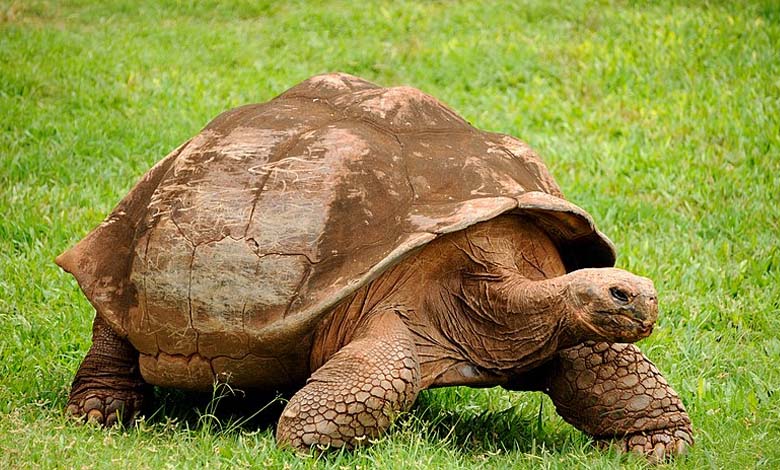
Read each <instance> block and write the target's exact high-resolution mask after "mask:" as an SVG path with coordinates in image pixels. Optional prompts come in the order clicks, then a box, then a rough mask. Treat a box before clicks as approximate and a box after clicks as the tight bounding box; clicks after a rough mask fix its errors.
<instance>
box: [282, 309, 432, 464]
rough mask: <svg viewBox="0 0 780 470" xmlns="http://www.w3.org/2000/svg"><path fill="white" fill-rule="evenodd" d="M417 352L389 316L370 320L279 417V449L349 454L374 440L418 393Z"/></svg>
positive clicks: (397, 321)
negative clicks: (349, 450) (315, 448)
mask: <svg viewBox="0 0 780 470" xmlns="http://www.w3.org/2000/svg"><path fill="white" fill-rule="evenodd" d="M419 384H420V367H419V363H418V359H417V352H416V349H415V345H414V341H413V340H412V337H411V334H410V333H409V330H407V328H406V325H404V323H403V322H402V321H401V320H400V319H399V318H398V316H397V314H396V313H395V312H394V311H392V310H385V311H381V312H376V313H372V314H371V318H370V320H369V321H368V322H367V323H366V324H365V325H363V326H362V327H361V328H359V330H358V332H357V333H356V335H355V337H354V339H353V340H352V341H351V342H350V343H349V344H347V345H346V346H344V347H343V348H341V349H340V350H339V351H338V352H337V353H336V354H334V355H333V356H332V357H331V358H330V359H329V360H328V361H327V362H326V363H325V364H324V365H323V366H322V367H320V368H319V369H317V370H316V371H315V372H314V374H312V376H311V378H310V379H309V381H308V383H307V384H306V386H304V387H303V388H302V389H301V390H299V391H298V393H296V394H295V395H294V396H293V397H292V399H290V402H289V403H288V404H287V406H286V407H285V409H284V412H282V416H281V418H280V419H279V425H278V426H277V430H276V439H277V441H278V442H279V444H282V445H291V446H292V447H294V448H297V449H307V448H309V447H311V446H314V445H330V446H333V447H347V448H351V447H354V446H355V445H357V444H360V443H361V442H364V441H365V440H366V438H371V437H376V436H378V435H379V434H381V433H382V432H383V431H384V430H385V429H387V427H388V426H389V425H390V421H391V420H392V418H393V417H394V415H396V414H397V413H398V412H400V411H404V410H406V409H408V408H409V407H410V406H411V405H412V403H414V400H415V398H416V397H417V393H418V392H419V387H420V385H419Z"/></svg>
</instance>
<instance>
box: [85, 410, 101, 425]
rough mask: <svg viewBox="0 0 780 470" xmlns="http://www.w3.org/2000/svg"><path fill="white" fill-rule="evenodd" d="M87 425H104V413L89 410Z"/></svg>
mask: <svg viewBox="0 0 780 470" xmlns="http://www.w3.org/2000/svg"><path fill="white" fill-rule="evenodd" d="M87 423H89V424H103V413H101V412H100V410H95V409H92V410H89V412H87Z"/></svg>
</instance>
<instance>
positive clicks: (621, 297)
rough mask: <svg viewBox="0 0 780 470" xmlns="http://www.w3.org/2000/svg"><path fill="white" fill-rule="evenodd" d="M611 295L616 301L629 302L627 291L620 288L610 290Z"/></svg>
mask: <svg viewBox="0 0 780 470" xmlns="http://www.w3.org/2000/svg"><path fill="white" fill-rule="evenodd" d="M609 293H610V294H611V295H612V298H613V299H615V300H618V301H620V302H623V303H626V302H628V294H626V291H624V290H622V289H620V288H619V287H612V288H610V289H609Z"/></svg>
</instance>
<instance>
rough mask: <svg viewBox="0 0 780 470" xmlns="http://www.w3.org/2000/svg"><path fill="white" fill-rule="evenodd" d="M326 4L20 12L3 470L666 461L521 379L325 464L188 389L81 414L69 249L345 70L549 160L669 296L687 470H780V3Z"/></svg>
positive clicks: (78, 316) (0, 343) (1, 405)
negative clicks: (592, 429)
mask: <svg viewBox="0 0 780 470" xmlns="http://www.w3.org/2000/svg"><path fill="white" fill-rule="evenodd" d="M311 3H312V4H311V5H307V4H306V3H304V2H272V1H268V2H265V1H262V2H255V1H242V2H220V1H216V0H215V1H211V2H195V1H190V0H182V1H166V2H161V1H149V2H136V1H130V0H123V1H112V2H108V1H106V2H88V1H73V2H57V1H35V0H25V1H11V2H10V3H9V2H8V1H6V0H0V126H1V127H0V214H2V217H0V377H2V380H1V381H0V468H17V467H19V468H115V467H120V468H169V467H170V468H188V467H205V466H208V467H219V466H221V467H230V468H232V467H239V468H242V467H274V468H313V467H320V466H322V467H333V468H358V467H360V468H450V469H454V468H474V467H479V468H572V467H586V468H617V467H621V466H625V467H628V468H640V467H643V466H644V465H645V463H644V461H643V460H641V459H637V458H633V457H630V456H622V455H619V454H617V453H615V452H614V451H603V450H598V449H596V448H595V447H593V446H592V442H591V441H590V439H589V438H588V437H587V436H585V435H584V434H582V433H580V432H579V431H577V430H575V429H573V428H572V427H571V426H569V425H568V424H566V423H565V422H563V421H562V420H561V419H560V418H559V417H558V416H557V415H556V414H555V411H554V408H553V406H552V404H551V402H550V401H549V400H548V399H547V398H546V397H543V396H542V395H539V394H530V393H529V394H519V393H510V392H507V391H504V390H501V389H488V390H472V389H466V388H453V389H442V390H436V391H428V392H425V393H423V394H422V396H421V398H420V399H419V400H418V404H417V406H416V407H415V408H414V409H413V410H412V411H411V412H410V413H409V414H408V415H406V416H404V417H402V419H400V421H399V422H398V423H397V424H396V427H395V432H393V433H392V434H391V435H389V436H388V437H385V438H382V439H380V440H379V441H378V442H376V443H375V445H374V446H372V447H369V448H365V449H361V450H358V451H356V452H352V453H336V454H330V455H313V456H310V457H301V456H297V455H295V454H293V453H290V452H285V451H280V450H277V449H276V448H275V446H274V440H273V427H272V426H273V422H271V424H270V425H268V424H265V425H264V424H262V422H263V421H264V420H253V421H251V422H249V423H241V422H240V421H236V420H235V419H230V418H229V417H228V416H226V415H225V414H224V413H220V411H219V409H220V406H219V404H217V405H215V403H214V402H212V403H211V404H209V403H208V400H204V399H202V397H190V396H186V395H181V394H178V393H175V392H170V391H159V393H158V395H159V401H158V404H159V405H160V406H161V407H162V409H161V410H160V411H158V412H157V413H155V414H154V415H153V416H150V417H147V419H146V420H144V421H142V422H141V423H139V424H138V425H137V426H134V427H131V428H128V429H111V430H108V431H105V430H102V429H97V428H93V427H77V426H74V425H72V424H71V423H70V422H69V421H68V420H66V419H65V418H64V416H63V409H64V405H65V402H66V399H67V393H68V389H69V385H70V381H71V379H72V376H73V373H74V371H75V370H76V367H77V366H78V364H79V362H80V360H81V359H82V358H83V355H84V354H85V352H86V351H87V349H88V348H89V345H90V335H89V332H90V325H91V321H92V317H93V311H92V309H91V307H90V305H89V303H88V302H87V301H86V299H85V298H84V296H83V295H82V294H81V292H80V291H79V290H78V287H77V286H76V283H75V282H74V280H73V279H72V278H71V277H70V276H68V275H66V274H65V273H63V272H61V271H60V270H59V269H58V268H57V267H56V266H55V265H54V263H53V259H54V257H55V256H56V255H57V254H58V253H59V252H61V251H62V250H64V249H65V248H67V247H68V246H70V245H71V244H72V243H74V242H75V241H77V240H78V239H80V238H81V237H82V236H83V235H84V234H85V233H86V232H87V231H89V230H90V229H91V228H92V227H93V226H95V225H96V224H98V223H99V222H100V221H101V220H102V219H103V217H104V216H105V215H106V214H107V213H108V212H109V211H110V210H111V208H112V207H113V206H114V204H115V203H116V202H117V201H118V200H119V199H120V198H121V197H122V196H123V195H124V194H125V193H126V191H127V190H128V189H129V188H130V187H131V186H132V185H133V184H134V182H135V180H136V179H137V178H138V177H139V176H140V175H142V174H143V173H144V172H145V171H146V170H147V169H148V168H149V167H150V166H151V165H152V164H153V163H154V162H155V161H157V160H158V159H160V158H161V157H162V156H164V155H165V154H166V153H167V152H168V151H169V150H171V149H173V148H174V147H176V146H177V145H178V144H179V143H181V142H183V141H184V140H186V139H187V138H189V137H190V136H192V135H194V134H195V133H197V132H198V130H199V129H200V128H202V127H203V126H204V125H205V124H206V123H207V122H208V121H209V120H210V119H211V118H213V117H214V116H216V115H217V114H219V113H220V112H221V111H223V110H226V109H228V108H231V107H234V106H238V105H241V104H245V103H251V102H260V101H265V100H268V99H270V98H272V97H273V96H275V95H276V94H278V93H281V92H282V91H284V90H285V89H286V88H288V87H289V86H292V85H293V84H295V83H297V82H299V81H301V80H303V79H305V78H307V77H309V76H311V75H314V74H317V73H322V72H326V71H344V72H348V73H352V74H355V75H359V76H362V77H365V78H367V79H369V80H372V81H374V82H377V83H379V84H382V85H388V86H389V85H398V84H407V85H412V86H415V87H417V88H420V89H422V90H424V91H426V92H428V93H430V94H432V95H434V96H436V97H437V98H439V99H441V100H442V101H444V102H445V103H448V104H449V105H450V106H451V107H453V108H454V109H455V110H457V111H458V112H460V113H461V114H462V115H463V116H464V117H466V119H468V120H469V121H470V122H472V123H473V124H474V125H475V126H477V127H480V128H484V129H489V130H493V131H498V132H504V133H509V134H512V135H516V136H518V137H520V138H522V139H524V140H526V141H527V142H529V143H530V144H531V145H532V146H533V147H534V148H536V149H537V150H538V151H539V153H540V154H541V155H542V156H543V158H544V159H545V161H546V162H547V164H548V166H549V167H550V170H551V171H552V173H553V175H554V176H555V177H556V179H557V181H558V182H559V184H560V185H561V187H562V188H563V190H564V192H565V193H566V195H567V197H568V198H569V199H570V200H572V201H574V202H575V203H576V204H578V205H580V206H582V207H584V208H585V209H586V210H588V211H589V212H590V213H591V214H592V215H593V216H594V218H595V219H596V221H597V223H598V225H599V227H600V228H601V230H602V231H603V232H605V233H606V234H607V235H609V236H610V238H612V240H613V241H614V242H615V243H616V245H617V247H618V251H619V256H618V266H619V267H623V268H626V269H629V270H632V271H635V272H637V273H639V274H642V275H646V276H649V277H651V278H652V279H654V281H655V283H656V286H657V288H658V290H659V293H660V298H661V314H660V315H661V316H660V319H659V323H658V327H657V329H656V331H655V333H654V334H653V336H651V337H650V338H648V339H646V340H644V341H642V342H641V343H640V347H641V348H642V349H643V350H644V351H645V352H646V354H648V355H649V356H650V358H651V359H652V360H653V361H654V362H655V363H656V364H657V365H658V366H659V368H660V369H661V370H662V371H663V372H664V373H665V375H666V377H667V378H668V380H669V382H670V383H671V384H672V385H673V386H674V387H675V388H676V389H677V391H678V392H679V393H680V395H681V397H682V399H683V401H684V402H685V404H686V406H687V409H688V411H689V412H690V414H691V418H692V420H693V423H694V426H695V437H696V446H695V447H694V448H693V449H692V450H691V452H690V453H689V454H688V455H687V456H686V457H684V458H681V459H678V460H677V461H675V462H674V463H673V464H671V465H672V466H675V467H681V468H692V469H699V468H708V467H709V468H753V467H765V468H777V467H778V466H780V393H777V390H778V388H780V366H778V361H780V339H779V338H778V332H780V244H779V243H778V236H779V235H780V49H779V48H778V44H780V6H778V4H777V2H774V1H771V0H769V1H766V2H764V3H760V2H744V3H743V2H717V1H713V2H707V3H705V2H679V3H676V2H627V1H616V2H561V4H560V5H557V6H554V5H551V4H550V2H546V1H521V2H518V1H509V2H489V3H485V4H484V5H479V4H478V3H476V2H467V1H463V2H448V1H441V2H392V3H390V2H387V3H381V4H380V3H373V2H346V1H345V2H328V3H320V2H311ZM189 403H199V404H198V405H197V406H195V407H194V408H192V407H189V406H188V404H189ZM215 408H217V410H216V411H215ZM256 421H259V422H261V424H257V422H256Z"/></svg>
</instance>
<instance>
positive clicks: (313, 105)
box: [57, 74, 614, 382]
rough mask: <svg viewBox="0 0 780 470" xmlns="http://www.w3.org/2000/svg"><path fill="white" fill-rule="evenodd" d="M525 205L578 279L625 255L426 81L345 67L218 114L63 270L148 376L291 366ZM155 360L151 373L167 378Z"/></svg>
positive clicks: (507, 145) (506, 139)
mask: <svg viewBox="0 0 780 470" xmlns="http://www.w3.org/2000/svg"><path fill="white" fill-rule="evenodd" d="M509 211H515V212H522V213H525V214H528V215H531V216H533V217H535V218H536V219H537V221H538V223H539V224H540V225H541V226H542V227H543V228H544V229H546V230H547V231H548V232H549V233H550V234H551V236H552V238H553V239H554V240H555V242H556V243H557V245H558V246H559V248H560V250H561V253H562V255H563V259H564V261H565V263H566V265H567V268H568V269H569V270H573V269H577V268H579V267H585V266H610V265H612V264H613V262H614V251H613V248H612V245H611V243H610V242H609V240H608V239H607V238H606V237H604V235H602V234H601V233H600V232H598V231H597V230H596V229H595V228H594V225H593V222H592V220H591V218H590V217H589V216H588V214H587V213H585V212H584V211H583V210H582V209H580V208H578V207H577V206H574V205H573V204H571V203H569V202H567V201H565V200H564V199H563V195H562V194H561V192H560V190H559V188H558V186H557V185H556V183H555V182H554V181H553V179H552V177H551V176H550V175H549V173H548V171H547V169H546V167H545V166H544V164H543V163H542V161H541V160H540V159H539V158H538V157H537V156H536V154H535V153H534V152H533V151H532V150H531V149H530V148H529V147H528V146H527V145H526V144H524V143H523V142H521V141H519V140H517V139H515V138H513V137H510V136H506V135H501V134H494V133H490V132H484V131H480V130H477V129H475V128H473V127H472V126H471V125H469V123H468V122H466V121H465V120H463V119H462V118H461V117H459V116H458V115H457V114H455V113H454V112H453V111H451V110H450V109H449V108H447V107H446V106H444V105H443V104H441V103H440V102H438V101H437V100H436V99H434V98H432V97H431V96H428V95H426V94H424V93H422V92H421V91H419V90H416V89H414V88H408V87H397V88H380V87H378V86H376V85H374V84H372V83H370V82H367V81H365V80H362V79H360V78H357V77H353V76H349V75H345V74H329V75H322V76H316V77H313V78H310V79H308V80H306V81H304V82H303V83H301V84H299V85H297V86H295V87H293V88H292V89H290V90H288V91H287V92H285V93H283V94H282V95H280V96H279V97H277V98H275V99H274V100H272V101H269V102H267V103H263V104H254V105H248V106H243V107H240V108H236V109H233V110H230V111H227V112H225V113H223V114H222V115H220V116H219V117H217V118H216V119H214V120H213V121H212V122H211V123H210V124H209V125H208V126H207V127H206V128H205V129H204V130H203V131H202V132H201V133H199V134H198V135H196V136H195V137H194V138H192V139H191V140H190V141H189V142H187V143H185V144H183V145H182V146H180V147H179V148H178V149H176V150H175V151H174V152H172V153H171V154H170V155H168V156H167V157H166V158H165V159H164V160H162V161H161V162H160V163H158V164H157V165H156V166H154V167H153V168H152V169H151V170H150V171H149V172H148V173H147V174H146V175H145V176H144V177H143V178H142V179H141V181H140V182H139V183H138V184H137V185H136V186H135V187H134V188H133V189H132V190H131V191H130V193H129V194H128V195H127V196H126V197H125V199H124V200H122V201H121V202H120V204H119V205H118V206H117V207H116V209H114V211H113V212H112V213H111V214H110V215H109V216H108V218H107V219H106V220H105V221H104V222H103V223H102V224H101V225H100V226H99V227H97V228H96V229H95V230H94V231H92V232H91V233H90V234H89V235H87V236H86V237H85V238H84V239H83V240H82V241H81V242H79V243H78V244H77V245H75V246H74V247H73V248H72V249H71V250H69V251H67V252H65V253H63V254H62V255H61V256H60V257H59V258H58V259H57V262H58V264H60V266H62V267H63V268H64V269H66V270H67V271H69V272H71V273H73V275H74V276H75V277H76V279H77V280H78V282H79V284H80V285H81V287H82V289H83V290H84V292H85V293H86V295H87V297H88V298H89V299H90V301H91V302H92V304H93V305H94V306H95V308H96V310H97V311H98V313H99V314H100V315H102V316H103V317H104V318H105V319H106V320H107V321H108V322H109V324H110V325H111V326H112V327H113V328H114V329H115V330H116V331H117V332H119V333H120V334H122V335H123V336H125V335H126V336H128V338H129V339H130V341H131V342H132V344H133V345H134V346H135V347H136V348H137V349H138V350H139V351H140V352H141V353H142V355H143V356H142V368H143V366H144V362H143V357H144V356H148V357H151V358H153V357H155V356H156V355H158V353H163V354H167V355H170V357H171V358H179V359H180V360H181V361H183V362H184V366H183V367H184V369H186V370H188V371H189V372H187V373H189V374H190V375H193V374H195V375H197V374H200V373H203V374H207V372H208V368H207V367H205V366H204V367H200V368H199V367H194V366H193V365H192V364H191V363H190V364H189V365H188V363H189V362H192V361H202V360H204V358H205V359H207V360H210V362H211V366H212V367H213V370H215V371H217V370H222V369H224V370H230V364H231V361H241V360H243V359H242V358H245V357H247V355H250V354H251V355H254V356H255V357H256V359H257V361H259V364H260V365H259V366H258V367H261V366H262V367H272V368H276V369H279V371H280V372H279V373H280V374H284V368H285V366H284V361H283V360H281V361H280V360H279V358H280V357H281V355H283V354H284V353H285V352H290V353H292V352H291V351H293V350H301V349H305V348H302V347H301V346H300V344H301V342H302V340H304V339H305V338H306V337H307V335H308V334H309V333H310V332H311V330H312V328H313V327H314V326H315V325H316V324H317V322H318V321H319V320H320V319H321V318H322V316H323V315H324V314H325V313H326V312H328V310H329V309H330V308H331V307H332V306H334V305H335V304H336V303H338V302H339V301H341V300H342V299H344V298H345V297H347V296H349V295H350V294H351V293H353V292H354V291H355V290H356V289H358V288H359V287H360V286H362V285H364V284H365V283H367V282H369V281H370V280H371V279H373V278H375V277H376V276H377V275H379V274H380V273H382V272H383V271H384V270H385V269H387V268H388V267H389V266H392V265H393V264H395V263H397V262H398V261H399V260H401V259H402V258H403V257H404V256H405V255H407V254H409V253H410V252H412V251H414V250H415V249H417V248H419V247H421V246H422V245H424V244H426V243H428V242H430V241H431V240H433V239H434V238H436V237H438V236H440V235H442V234H445V233H449V232H453V231H456V230H461V229H463V228H465V227H468V226H470V225H472V224H475V223H477V222H480V221H484V220H488V219H491V218H493V217H495V216H497V215H498V214H502V213H505V212H509ZM196 353H197V354H196ZM299 354H300V355H304V354H305V352H300V353H299ZM263 358H265V359H263ZM263 361H266V362H263ZM154 367H155V364H152V363H148V364H147V365H146V373H145V375H147V374H149V375H153V374H154V373H160V374H163V373H164V371H153V370H152V369H154ZM188 367H189V368H188ZM197 371H201V372H197ZM203 371H206V372H203ZM191 378H192V379H193V380H197V378H196V377H191ZM171 380H173V379H171ZM204 380H205V377H204ZM160 381H162V382H164V381H165V380H164V379H160Z"/></svg>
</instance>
